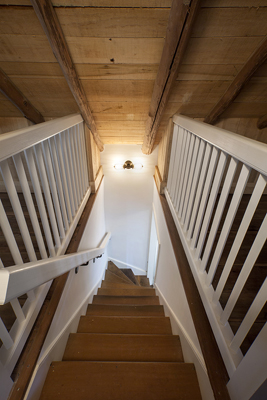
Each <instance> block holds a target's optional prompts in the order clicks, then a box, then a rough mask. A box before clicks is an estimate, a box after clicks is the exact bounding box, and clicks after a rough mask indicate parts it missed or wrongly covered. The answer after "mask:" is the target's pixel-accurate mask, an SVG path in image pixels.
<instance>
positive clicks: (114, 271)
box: [107, 261, 134, 285]
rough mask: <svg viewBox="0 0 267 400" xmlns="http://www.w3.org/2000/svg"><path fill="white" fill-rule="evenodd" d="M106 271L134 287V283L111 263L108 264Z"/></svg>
mask: <svg viewBox="0 0 267 400" xmlns="http://www.w3.org/2000/svg"><path fill="white" fill-rule="evenodd" d="M107 271H109V272H111V273H112V274H114V275H116V276H118V277H119V278H120V279H121V280H122V281H124V282H125V283H129V285H134V283H133V282H132V281H131V279H130V278H128V276H126V275H125V274H124V273H123V272H122V271H121V270H120V269H119V268H118V267H117V266H116V265H115V264H114V263H113V262H112V261H109V262H108V269H107Z"/></svg>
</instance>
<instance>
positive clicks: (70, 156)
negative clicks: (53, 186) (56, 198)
mask: <svg viewBox="0 0 267 400" xmlns="http://www.w3.org/2000/svg"><path fill="white" fill-rule="evenodd" d="M64 137H65V143H66V149H67V155H68V158H67V162H68V164H69V171H70V181H71V190H72V191H73V198H74V207H75V211H76V210H77V209H78V199H77V191H76V190H75V177H74V171H73V164H74V160H73V158H72V154H71V144H70V138H69V132H68V131H66V132H64Z"/></svg>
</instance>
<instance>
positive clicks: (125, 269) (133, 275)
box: [120, 268, 140, 286]
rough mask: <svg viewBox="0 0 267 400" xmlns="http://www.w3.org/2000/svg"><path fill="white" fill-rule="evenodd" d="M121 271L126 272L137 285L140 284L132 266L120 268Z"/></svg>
mask: <svg viewBox="0 0 267 400" xmlns="http://www.w3.org/2000/svg"><path fill="white" fill-rule="evenodd" d="M120 271H121V272H123V273H124V275H126V276H127V278H129V279H130V280H131V281H132V282H133V284H134V285H136V286H140V284H139V282H138V280H137V279H136V277H135V274H134V273H133V271H132V270H131V269H130V268H120Z"/></svg>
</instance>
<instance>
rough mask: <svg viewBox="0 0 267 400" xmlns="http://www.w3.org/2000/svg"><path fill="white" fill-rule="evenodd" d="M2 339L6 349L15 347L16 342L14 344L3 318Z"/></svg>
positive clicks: (0, 320) (0, 328)
mask: <svg viewBox="0 0 267 400" xmlns="http://www.w3.org/2000/svg"><path fill="white" fill-rule="evenodd" d="M0 338H1V340H2V342H3V345H4V346H5V348H6V349H9V348H10V347H11V346H13V343H14V342H13V340H12V338H11V336H10V334H9V333H8V330H7V329H6V327H5V325H4V323H3V321H2V319H1V318H0Z"/></svg>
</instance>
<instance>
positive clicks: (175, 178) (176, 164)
mask: <svg viewBox="0 0 267 400" xmlns="http://www.w3.org/2000/svg"><path fill="white" fill-rule="evenodd" d="M182 143H183V131H182V130H181V129H179V127H177V142H176V151H175V159H174V166H173V180H172V187H171V193H170V196H171V199H172V203H173V204H174V201H175V194H176V185H177V181H178V170H179V162H180V160H181V157H180V154H181V149H182Z"/></svg>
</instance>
